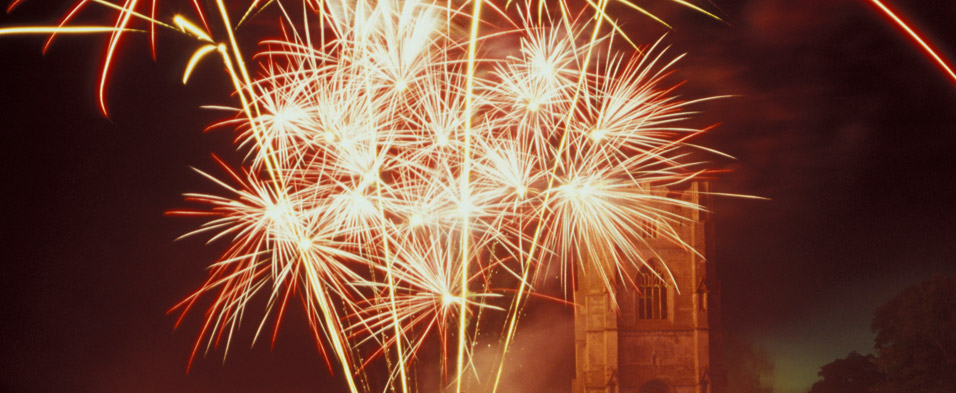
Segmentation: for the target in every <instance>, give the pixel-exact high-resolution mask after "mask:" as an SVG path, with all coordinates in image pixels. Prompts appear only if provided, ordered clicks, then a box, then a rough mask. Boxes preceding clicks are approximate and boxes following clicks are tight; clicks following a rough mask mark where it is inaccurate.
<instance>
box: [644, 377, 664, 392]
mask: <svg viewBox="0 0 956 393" xmlns="http://www.w3.org/2000/svg"><path fill="white" fill-rule="evenodd" d="M670 391H671V390H670V386H667V383H665V382H664V381H661V380H659V379H652V380H650V381H648V382H647V383H645V384H643V385H641V387H640V388H639V389H637V393H670Z"/></svg>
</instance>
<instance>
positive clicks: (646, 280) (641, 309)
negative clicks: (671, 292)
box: [636, 266, 667, 319]
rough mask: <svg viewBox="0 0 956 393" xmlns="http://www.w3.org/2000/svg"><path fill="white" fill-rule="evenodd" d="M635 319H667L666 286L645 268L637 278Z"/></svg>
mask: <svg viewBox="0 0 956 393" xmlns="http://www.w3.org/2000/svg"><path fill="white" fill-rule="evenodd" d="M636 281H637V284H638V287H637V289H638V293H637V319H667V284H666V283H664V280H661V278H660V277H658V275H656V274H654V272H652V271H651V270H650V269H648V268H647V267H646V266H645V267H643V268H641V270H640V272H638V277H637V280H636Z"/></svg>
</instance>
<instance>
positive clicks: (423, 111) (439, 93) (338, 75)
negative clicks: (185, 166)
mask: <svg viewBox="0 0 956 393" xmlns="http://www.w3.org/2000/svg"><path fill="white" fill-rule="evenodd" d="M671 1H673V2H674V3H678V4H681V5H683V6H687V7H690V8H693V9H695V10H697V11H700V12H704V13H706V11H704V10H702V9H699V8H697V7H696V6H693V5H691V4H690V3H687V2H684V1H682V0H671ZM617 2H620V3H622V4H624V5H625V6H627V7H630V8H632V9H634V10H637V11H638V12H641V13H644V14H646V15H648V16H650V17H651V18H653V19H655V20H657V18H656V17H654V16H653V15H651V14H650V13H648V12H647V11H646V10H645V9H644V8H642V7H641V6H640V5H638V4H635V3H632V2H629V1H626V0H617ZM18 3H19V1H15V2H13V4H11V6H10V8H12V7H14V6H16V5H17V4H18ZM873 3H874V4H877V5H879V6H880V7H881V8H880V9H881V10H883V11H884V12H886V13H888V14H890V15H893V14H892V12H891V11H889V10H888V9H886V8H885V7H882V4H881V3H879V2H877V1H875V0H874V1H873ZM588 4H589V7H586V8H584V9H582V10H573V9H572V7H571V6H570V5H569V4H568V3H567V2H565V1H559V2H554V3H552V4H550V5H549V4H548V2H545V1H534V0H528V1H522V2H515V3H514V4H512V3H511V2H510V1H509V2H505V3H504V4H499V3H494V2H482V1H474V2H471V3H462V4H459V5H455V4H453V3H450V2H449V3H441V2H431V1H415V0H405V1H397V0H395V1H390V0H381V1H372V2H369V1H357V2H356V1H344V0H328V1H315V0H307V1H305V2H302V3H300V4H291V2H289V3H286V2H282V1H272V2H264V3H263V2H259V1H252V2H251V4H249V5H248V6H246V7H243V8H242V9H239V10H235V11H241V12H242V14H241V15H242V16H241V17H240V18H239V19H238V22H237V23H233V19H232V18H234V17H235V16H236V15H235V14H237V13H236V12H231V11H234V10H232V9H230V8H229V7H227V6H226V4H225V3H224V2H223V1H222V0H217V1H215V2H214V5H215V6H214V7H213V9H212V10H207V9H205V8H204V7H203V5H202V4H201V3H200V2H196V1H193V2H191V3H190V4H189V5H188V7H187V8H191V9H193V10H194V11H193V12H194V14H193V16H192V17H190V16H184V15H174V16H173V17H171V18H168V19H169V22H168V23H167V22H163V21H162V20H161V19H163V18H161V17H159V16H157V4H156V2H155V1H152V2H141V1H137V0H126V1H124V2H123V3H122V4H114V3H110V2H108V1H105V0H83V1H80V2H79V3H77V4H76V5H75V6H74V7H73V8H72V10H71V11H70V12H69V13H68V14H67V15H66V16H65V17H64V18H63V19H62V21H61V23H60V24H59V25H57V26H39V27H17V28H4V29H0V34H34V33H40V34H49V39H48V41H47V47H48V46H49V44H50V43H51V42H52V41H53V39H54V38H55V37H56V36H57V35H58V34H67V33H79V34H91V33H106V34H109V36H110V37H109V40H108V44H107V47H106V50H105V53H104V61H103V67H102V68H101V73H100V76H99V102H100V108H101V110H102V111H103V113H104V114H106V113H107V108H108V106H107V100H106V92H107V82H108V80H109V72H110V69H111V68H112V63H113V61H114V59H115V56H116V55H117V48H118V45H119V43H120V41H121V40H122V39H123V38H124V37H125V36H126V35H127V34H130V33H138V32H145V33H146V34H148V35H149V36H150V40H151V42H153V45H155V39H156V38H155V37H156V35H157V30H158V29H164V30H168V31H171V32H176V33H178V34H181V35H184V36H186V37H189V38H190V39H192V40H193V41H191V44H190V45H191V46H190V50H192V51H193V55H192V56H191V58H190V60H189V61H188V63H187V64H186V65H185V67H184V72H183V82H184V83H186V82H188V81H189V79H190V75H191V74H192V72H193V70H194V69H195V68H196V67H197V66H199V65H200V64H203V63H206V62H209V61H211V60H208V59H210V58H213V57H217V56H218V58H219V60H220V62H221V66H222V68H223V69H224V70H225V76H226V77H227V78H228V79H229V81H231V82H232V84H233V87H234V89H235V91H234V93H235V94H234V97H235V105H234V107H215V108H216V109H219V110H225V111H228V113H230V114H231V115H230V117H228V118H227V119H225V120H223V121H221V122H219V123H218V124H214V125H213V127H219V128H227V129H231V130H234V131H235V147H236V149H238V150H239V151H240V152H242V153H243V154H244V157H245V159H244V160H242V161H241V162H239V163H234V164H232V165H230V164H228V163H226V162H224V161H222V160H219V163H220V164H221V167H222V172H223V173H224V176H221V177H217V176H213V175H210V174H207V173H206V172H202V171H199V173H200V174H201V175H202V176H204V177H206V178H208V179H209V180H210V181H211V182H213V183H215V184H217V185H218V186H219V187H221V193H220V194H187V195H186V200H187V202H189V203H192V204H194V206H196V207H195V208H190V209H179V210H173V211H171V212H170V214H172V215H182V216H191V217H202V218H203V219H204V220H205V222H204V224H202V225H201V226H200V227H199V228H198V229H197V230H195V231H193V232H190V233H188V234H187V235H186V236H206V237H207V238H208V239H209V241H210V242H221V243H227V244H228V245H227V246H225V251H224V252H223V253H222V255H221V257H220V258H219V260H218V261H216V262H215V263H213V264H212V265H211V267H210V273H209V278H208V279H207V281H206V282H205V283H204V284H203V285H202V286H201V287H200V288H199V289H198V290H197V291H196V292H195V293H194V294H192V295H190V296H188V297H187V298H186V299H184V300H183V301H182V302H181V303H180V304H178V305H177V306H176V307H175V308H174V310H178V311H180V312H181V317H180V319H182V317H185V316H186V314H187V313H188V312H189V311H190V310H192V309H193V308H195V307H196V306H197V305H198V304H200V299H201V298H203V297H207V298H210V299H211V304H210V305H208V306H207V309H206V312H205V320H204V324H203V327H202V330H201V331H200V333H199V336H198V339H197V341H196V345H195V348H194V350H193V357H194V356H195V355H196V354H197V353H198V352H199V350H200V348H203V347H204V348H205V350H206V351H208V350H209V349H211V348H213V347H216V346H219V345H222V346H225V347H226V348H228V346H229V343H230V342H231V341H232V339H233V337H234V333H235V332H236V331H237V330H238V329H240V327H241V324H242V320H243V316H244V314H245V311H246V308H247V305H249V304H250V300H251V299H252V298H253V297H254V295H257V294H260V293H263V294H264V296H266V297H267V299H268V301H267V303H266V304H267V310H266V312H265V317H262V318H261V319H260V321H261V322H259V323H258V328H257V330H256V334H255V337H256V338H258V337H259V336H260V334H261V333H262V332H263V331H265V330H266V329H265V325H266V322H267V320H268V317H269V316H270V315H273V314H275V315H276V318H275V320H276V323H275V327H274V332H273V334H272V339H273V340H274V339H275V332H276V331H278V329H279V321H281V320H282V315H283V314H284V312H285V310H286V308H287V306H288V305H289V302H290V300H291V299H295V298H300V299H302V304H303V306H304V307H305V309H306V311H307V315H308V318H309V323H310V325H311V327H312V328H313V331H314V332H315V336H316V341H317V343H318V344H319V348H320V350H321V351H322V352H323V354H325V355H326V359H327V360H328V361H329V364H330V367H333V366H332V365H333V363H337V364H338V367H341V370H342V372H343V374H344V375H345V377H346V380H347V382H348V384H349V388H350V389H351V391H352V392H358V391H359V390H360V388H361V387H362V386H363V384H361V383H360V382H359V381H358V379H359V378H357V376H358V375H360V374H361V371H362V370H364V369H365V367H366V366H367V365H368V364H370V363H371V362H373V361H376V360H378V359H382V358H385V359H387V360H389V361H388V362H386V363H387V364H388V367H389V368H390V374H389V375H390V378H389V380H388V381H387V382H385V383H384V386H383V387H382V388H383V389H388V388H389V387H393V388H400V389H402V391H403V392H407V391H409V390H410V389H414V387H413V386H411V385H412V380H411V379H410V378H409V377H408V374H407V370H408V369H409V368H410V367H412V366H413V365H414V364H415V363H416V359H417V357H418V355H419V353H420V352H421V351H424V350H427V349H428V348H430V346H429V345H428V343H429V340H432V339H437V341H438V342H439V343H440V345H438V346H437V347H438V351H439V352H440V354H441V359H442V364H443V365H442V368H443V369H444V371H445V373H444V375H446V376H450V377H448V378H447V380H446V381H444V382H454V386H456V390H458V391H460V390H461V380H462V375H463V373H465V372H466V370H467V368H468V365H469V362H470V357H471V356H470V355H471V353H470V351H471V349H470V348H471V347H472V343H473V342H474V340H475V337H476V336H477V331H476V326H477V325H478V324H477V321H478V320H480V316H481V315H482V313H484V312H486V311H487V312H494V313H499V314H502V315H504V318H503V319H504V321H505V324H504V326H503V328H504V334H503V336H502V337H501V341H502V343H503V352H502V354H501V356H500V358H501V361H500V362H499V366H498V368H497V374H496V375H494V376H492V378H490V380H492V381H494V382H493V383H492V384H490V386H489V389H488V390H490V391H495V390H496V389H497V387H498V382H499V379H500V375H501V368H502V367H504V366H503V365H504V364H505V363H506V358H505V354H506V352H507V350H508V347H509V344H510V342H511V340H512V337H513V336H514V333H515V330H516V326H517V321H518V319H519V318H518V317H519V315H520V310H521V308H522V306H523V304H524V303H525V301H526V300H527V298H528V295H529V294H530V293H531V292H533V291H534V288H535V286H536V285H541V284H542V283H543V282H542V281H543V280H544V278H543V275H542V274H541V272H543V271H547V270H548V269H551V268H552V266H556V270H558V271H560V272H563V273H564V274H562V275H560V281H561V283H562V284H563V285H565V287H567V285H568V284H569V283H570V282H573V280H574V279H575V277H574V275H575V274H577V272H582V271H590V272H597V274H599V275H600V279H601V280H602V281H603V282H604V283H605V286H606V288H607V290H608V292H609V293H611V294H612V295H613V294H614V292H615V291H616V290H618V289H617V286H616V284H615V282H616V280H617V277H620V273H621V272H622V271H624V270H633V269H634V268H637V267H640V266H641V265H645V264H647V261H648V260H650V259H652V258H657V259H659V256H657V255H655V254H654V248H653V247H652V245H651V244H650V243H648V242H646V241H645V240H644V239H645V238H646V237H647V235H648V234H649V233H651V232H653V233H655V234H659V236H660V238H663V239H665V240H666V241H669V242H670V243H673V244H676V245H677V246H679V247H683V248H685V249H688V250H690V251H693V250H691V248H690V246H688V245H687V244H685V243H683V241H682V240H681V238H680V236H679V235H678V227H679V226H680V225H682V224H683V223H684V220H686V218H684V217H683V216H681V215H679V214H676V213H674V212H673V211H674V210H675V209H674V208H681V209H691V210H699V209H702V207H701V206H698V205H696V204H694V203H690V202H687V201H685V200H682V199H678V198H672V197H669V196H668V193H667V192H666V191H667V189H668V188H669V187H673V186H675V185H677V184H680V183H685V182H690V181H693V180H695V179H697V178H699V177H700V176H702V175H705V174H707V173H708V171H707V169H706V168H705V167H704V166H703V163H702V162H700V161H699V158H697V157H700V154H699V153H701V152H703V153H705V154H719V153H717V152H714V151H711V150H709V149H706V148H703V147H700V146H696V145H694V144H692V143H691V141H692V139H693V138H694V137H696V136H698V135H700V134H701V133H703V132H705V131H706V128H705V129H700V128H696V127H693V126H691V125H688V123H687V119H688V118H689V117H690V116H691V112H690V109H689V107H691V106H692V105H694V104H696V103H698V102H700V100H690V101H687V100H680V99H678V98H677V96H676V95H674V94H673V91H674V89H675V88H676V85H677V83H675V82H670V81H669V76H670V73H671V71H672V68H673V66H674V63H675V62H676V61H677V60H679V59H680V56H671V55H669V54H668V49H667V48H666V47H664V46H665V45H664V44H663V43H662V42H661V41H658V42H657V43H655V44H653V45H650V46H646V47H642V48H640V50H637V51H635V50H633V48H637V46H636V45H634V43H633V41H632V40H631V39H630V38H629V37H627V36H625V35H623V34H621V29H620V27H619V26H618V25H617V24H616V23H615V22H614V20H613V18H611V17H610V16H609V15H607V14H606V13H605V10H606V9H607V7H608V4H609V1H608V0H598V1H597V2H596V3H595V2H588ZM92 5H97V6H100V7H102V9H106V10H109V11H110V12H115V14H114V15H113V18H114V19H113V21H114V22H113V24H112V25H106V26H78V25H72V24H71V23H72V21H73V20H74V19H75V18H76V17H77V15H78V14H80V13H82V12H83V11H84V10H86V9H87V8H89V7H90V6H92ZM292 5H295V7H293V6H292ZM267 6H269V7H271V8H272V9H273V10H274V11H276V12H277V14H278V16H279V24H278V27H279V29H280V31H281V32H282V34H281V38H278V39H267V40H262V41H260V42H261V45H262V47H263V50H262V51H261V52H259V53H258V54H257V55H256V56H254V57H252V59H251V60H252V62H251V63H252V64H254V66H249V65H247V61H246V59H245V58H244V57H243V54H242V53H241V51H240V45H239V44H238V43H237V37H236V31H237V30H238V29H239V28H240V27H241V26H244V24H246V23H247V21H248V20H250V19H251V18H253V17H254V16H255V15H256V14H258V13H260V12H262V11H263V10H264V9H265V8H266V7H267ZM300 8H301V11H300V12H296V10H298V9H300ZM482 11H483V12H484V15H485V17H482V16H481V15H482ZM894 20H895V21H897V22H898V23H899V24H901V25H902V26H904V27H905V23H904V22H902V20H900V19H899V18H896V17H895V15H894ZM658 21H659V20H658ZM661 22H662V21H661ZM662 23H663V22H662ZM217 26H218V27H217ZM213 27H216V28H213ZM907 31H908V32H910V34H911V36H913V37H914V38H915V39H917V40H919V41H920V43H922V40H921V39H919V37H918V35H916V34H915V33H914V32H912V31H911V30H909V29H908V28H907ZM622 38H623V41H626V42H627V44H629V45H630V46H628V45H623V44H622V43H615V41H618V42H619V41H622V40H621V39H622ZM632 47H633V48H632ZM923 47H924V49H926V50H927V51H928V52H930V53H933V51H932V49H931V48H930V47H928V46H927V45H925V44H923ZM45 48H46V47H45ZM154 56H155V52H154ZM934 56H935V54H934ZM935 59H936V60H937V61H938V62H939V63H940V65H941V66H943V67H944V68H946V69H947V70H949V67H948V65H946V63H945V62H944V61H943V60H941V59H940V58H939V57H935ZM250 68H251V69H253V71H254V72H250ZM950 73H951V71H950ZM217 160H218V158H217ZM233 168H235V169H233ZM665 262H666V261H665ZM584 264H590V266H584ZM655 271H657V270H655ZM663 276H664V277H662V278H664V279H671V277H670V276H669V275H668V273H667V272H666V264H665V266H664V271H663ZM501 277H505V278H506V279H504V280H502V279H501ZM499 281H500V283H499ZM508 283H516V284H515V285H513V286H512V287H511V288H504V287H503V286H502V285H508ZM566 293H567V292H566ZM328 355H331V356H328ZM330 358H334V359H335V361H334V362H333V361H332V360H331V359H330ZM190 359H192V357H191V358H190ZM191 361H192V360H190V362H191ZM452 368H454V372H453V373H452V372H451V369H452ZM368 386H369V385H368V384H367V383H366V384H364V387H365V388H366V389H367V388H368Z"/></svg>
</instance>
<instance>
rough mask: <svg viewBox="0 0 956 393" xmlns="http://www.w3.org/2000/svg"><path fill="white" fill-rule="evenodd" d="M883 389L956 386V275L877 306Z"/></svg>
mask: <svg viewBox="0 0 956 393" xmlns="http://www.w3.org/2000/svg"><path fill="white" fill-rule="evenodd" d="M871 326H872V328H873V331H874V332H875V333H876V349H877V351H878V358H877V360H876V363H877V365H878V366H879V367H880V369H881V370H882V371H883V372H884V374H886V380H885V382H883V383H881V384H880V386H879V388H878V389H877V390H876V391H877V392H880V393H884V392H885V393H890V392H892V393H910V392H912V393H952V392H953V391H954V389H956V276H945V277H935V278H932V279H929V280H926V281H923V282H921V283H919V284H917V285H914V286H912V287H909V288H906V289H904V290H903V291H902V292H901V293H900V294H899V295H897V296H896V297H894V298H893V299H890V301H888V302H887V303H886V304H884V305H882V306H880V308H879V309H877V310H876V316H875V317H874V318H873V323H872V325H871Z"/></svg>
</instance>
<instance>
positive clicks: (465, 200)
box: [455, 0, 482, 393]
mask: <svg viewBox="0 0 956 393" xmlns="http://www.w3.org/2000/svg"><path fill="white" fill-rule="evenodd" d="M473 1H474V2H475V4H474V9H473V10H472V13H471V33H470V35H469V39H468V70H467V74H466V81H465V146H464V158H463V160H464V162H463V166H462V169H461V190H460V191H459V194H460V195H461V202H460V203H461V204H462V209H461V210H462V216H463V218H462V223H461V242H460V247H461V295H460V296H461V308H460V311H459V316H458V362H457V365H456V373H455V376H456V378H455V379H456V381H455V392H457V393H461V382H462V379H463V378H464V374H463V372H464V367H465V351H466V348H465V344H466V341H467V336H466V333H467V332H466V325H467V324H468V314H467V305H468V259H469V256H468V236H469V222H468V221H469V213H470V210H471V191H470V190H469V186H468V183H469V177H470V176H471V122H472V117H473V116H474V113H472V104H473V103H472V99H473V97H472V96H473V91H474V87H475V57H476V56H475V54H476V52H477V50H478V48H477V46H478V26H479V25H480V23H481V3H482V0H473Z"/></svg>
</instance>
